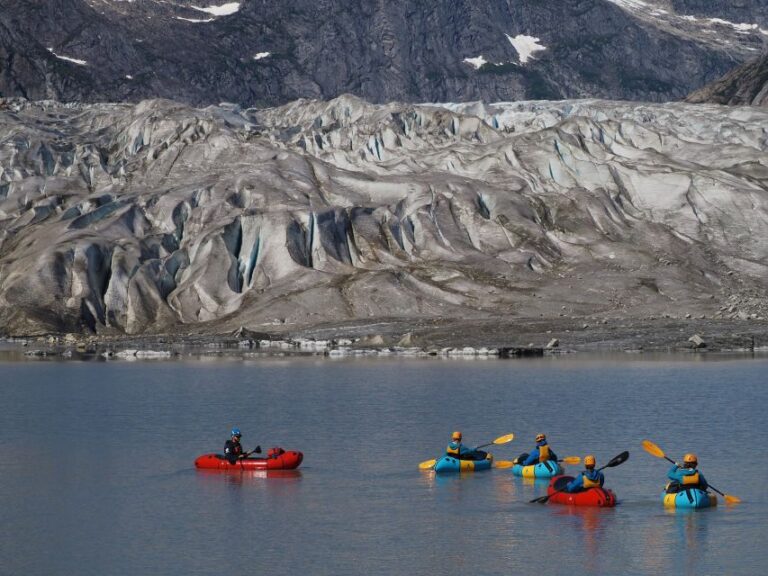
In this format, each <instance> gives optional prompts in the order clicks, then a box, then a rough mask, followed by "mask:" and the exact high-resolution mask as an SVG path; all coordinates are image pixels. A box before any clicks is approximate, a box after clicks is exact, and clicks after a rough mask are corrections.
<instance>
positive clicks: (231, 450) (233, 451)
mask: <svg viewBox="0 0 768 576" xmlns="http://www.w3.org/2000/svg"><path fill="white" fill-rule="evenodd" d="M242 436H243V435H242V433H241V432H240V428H232V432H231V435H230V439H229V440H227V441H226V442H225V443H224V458H226V459H227V460H228V461H229V463H230V464H234V463H235V462H237V461H238V460H241V459H242V458H248V456H250V455H251V454H253V452H256V454H261V446H256V449H255V450H254V451H253V452H245V451H244V450H243V446H242V444H240V438H242Z"/></svg>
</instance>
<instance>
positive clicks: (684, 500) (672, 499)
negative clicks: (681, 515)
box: [661, 488, 717, 508]
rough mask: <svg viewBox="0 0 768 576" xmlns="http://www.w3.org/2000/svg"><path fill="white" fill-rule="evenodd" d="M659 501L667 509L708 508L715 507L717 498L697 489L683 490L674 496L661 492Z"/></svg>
mask: <svg viewBox="0 0 768 576" xmlns="http://www.w3.org/2000/svg"><path fill="white" fill-rule="evenodd" d="M661 501H662V502H663V503H664V506H665V507H667V508H709V507H710V506H717V496H715V495H714V494H710V493H709V492H705V491H704V490H699V489H698V488H685V489H684V490H680V492H677V493H674V494H667V493H666V492H662V494H661Z"/></svg>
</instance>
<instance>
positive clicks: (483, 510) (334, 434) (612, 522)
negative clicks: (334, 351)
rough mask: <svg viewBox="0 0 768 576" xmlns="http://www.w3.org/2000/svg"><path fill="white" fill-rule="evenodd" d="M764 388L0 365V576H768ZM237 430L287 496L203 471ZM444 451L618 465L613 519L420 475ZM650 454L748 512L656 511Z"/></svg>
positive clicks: (729, 365) (570, 376)
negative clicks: (278, 467) (282, 467)
mask: <svg viewBox="0 0 768 576" xmlns="http://www.w3.org/2000/svg"><path fill="white" fill-rule="evenodd" d="M767 383H768V361H766V360H765V359H738V360H733V359H727V358H722V357H721V358H719V359H718V358H717V357H703V358H693V357H690V356H678V357H666V358H665V357H661V358H656V359H646V358H645V357H642V358H641V357H633V356H619V357H603V358H599V357H591V358H590V357H581V356H579V357H567V358H552V359H543V360H531V361H526V360H516V361H461V360H455V361H440V360H408V361H405V360H403V361H400V360H394V359H390V360H386V361H367V360H358V361H332V360H325V359H323V360H314V359H293V360H259V361H242V360H209V361H205V360H188V361H174V362H162V361H161V362H132V363H127V362H109V363H107V362H45V361H29V362H0V519H1V520H2V521H1V522H0V573H3V574H13V575H16V574H18V575H25V576H31V575H46V576H48V575H52V574H71V575H90V574H93V575H99V576H104V575H123V574H125V575H131V576H133V575H136V574H163V575H177V574H178V575H190V574H224V573H234V574H243V573H251V572H253V573H261V574H270V575H272V574H278V575H280V574H291V575H295V574H311V575H326V574H328V575H331V574H332V575H343V574H377V575H378V574H444V575H453V574H456V575H458V574H462V575H464V574H467V573H474V574H481V575H493V574H504V575H509V574H531V573H535V574H538V575H542V574H543V575H549V574H568V575H572V574H654V575H655V574H671V573H675V574H686V575H687V574H691V575H695V576H706V575H708V574H712V575H715V574H716V575H722V574H729V575H740V574H743V575H754V574H762V573H765V566H766V562H768V529H767V528H766V526H768V524H767V523H766V514H768V498H766V493H765V489H764V484H765V479H766V476H768V474H767V473H768V458H767V456H768V454H766V446H768V437H767V436H768V431H766V426H765V423H766V409H768V386H767ZM233 425H236V426H239V427H240V428H241V429H242V430H243V433H244V437H243V443H244V445H245V446H246V447H247V448H252V447H253V446H255V445H256V444H257V443H258V444H261V446H262V447H269V446H272V445H281V446H283V447H284V448H287V449H297V450H302V451H303V452H304V453H305V460H304V464H303V466H302V467H301V469H300V472H298V473H296V474H294V475H286V476H279V477H265V476H264V475H263V473H261V474H262V475H259V474H258V473H256V474H226V473H212V472H207V473H206V472H200V471H196V470H195V469H194V466H193V461H194V459H195V457H196V456H197V455H199V454H201V453H205V452H220V451H221V449H222V447H223V444H224V441H225V440H226V439H227V437H228V432H229V429H230V428H231V427H232V426H233ZM454 429H461V430H463V432H464V437H465V441H467V442H468V443H469V444H480V443H483V442H487V441H490V440H492V439H493V438H495V437H497V436H500V435H502V434H505V433H509V432H514V433H515V434H516V436H517V437H516V439H515V441H514V442H512V443H511V444H509V445H506V446H502V447H497V449H496V450H495V451H494V454H495V455H496V457H497V458H498V459H511V458H513V457H514V456H516V455H517V454H518V453H520V452H522V451H524V450H526V451H527V450H529V449H530V448H531V447H532V446H533V437H534V436H535V434H536V433H537V432H540V431H541V432H545V433H546V434H547V435H548V437H549V439H550V443H551V445H552V447H553V449H555V450H556V451H557V453H558V454H559V455H560V456H561V457H562V456H567V455H578V456H583V455H584V454H585V453H586V452H594V453H595V454H596V455H597V457H598V462H599V463H601V462H602V463H604V462H606V461H607V460H608V459H609V458H611V457H612V456H615V455H616V454H618V453H619V452H621V451H623V450H629V451H630V452H631V457H630V459H629V461H627V462H626V463H625V464H623V465H622V466H620V467H617V468H613V469H608V470H606V478H607V485H609V486H610V487H612V488H613V489H614V490H615V491H616V492H617V494H618V496H619V499H620V501H621V503H620V505H619V506H618V507H616V508H615V509H612V510H599V509H597V510H596V509H582V510H574V509H569V508H567V507H564V506H558V505H544V506H543V505H538V504H529V503H528V500H530V499H531V498H533V497H535V496H537V495H540V494H543V493H545V487H546V483H544V484H529V483H526V482H524V481H523V480H522V479H519V478H515V477H513V476H512V474H511V473H510V471H509V470H491V471H489V472H482V473H477V474H474V475H471V474H470V475H465V476H455V477H449V478H443V477H441V478H435V477H434V475H433V474H432V473H423V472H420V471H419V470H418V469H417V465H418V463H419V462H420V461H422V460H426V459H429V458H433V457H436V456H438V455H439V454H440V453H441V452H442V451H443V450H444V447H445V444H446V443H447V442H448V440H449V436H450V433H451V431H452V430H454ZM643 438H650V439H652V440H654V441H655V442H656V443H657V444H659V445H660V446H661V447H662V449H664V450H665V451H666V452H667V454H668V455H670V456H671V457H672V458H677V459H680V458H682V454H683V453H684V452H685V451H695V452H696V453H697V454H698V455H699V462H700V465H701V470H702V471H703V472H704V473H705V474H706V476H707V478H708V479H709V480H710V482H711V483H712V484H714V485H715V486H716V487H718V488H719V489H720V490H722V491H724V492H727V493H729V494H734V495H738V496H739V497H741V498H742V499H743V501H744V502H743V503H742V504H740V505H738V506H730V507H729V506H721V507H719V508H717V509H712V510H703V511H695V512H692V513H691V512H689V513H685V512H667V511H665V510H664V509H663V508H662V506H661V503H660V498H659V494H660V491H661V490H662V488H663V485H664V483H665V474H666V471H667V469H668V465H667V464H666V463H665V462H664V461H662V460H659V459H656V458H653V457H651V456H650V455H648V454H647V453H645V452H644V451H643V450H642V448H641V447H640V441H641V440H642V439H643ZM571 470H572V471H575V470H577V468H576V469H574V468H572V469H571Z"/></svg>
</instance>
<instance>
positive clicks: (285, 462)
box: [195, 448, 304, 470]
mask: <svg viewBox="0 0 768 576" xmlns="http://www.w3.org/2000/svg"><path fill="white" fill-rule="evenodd" d="M303 459H304V454H302V453H301V452H294V451H292V450H291V451H287V452H286V451H285V450H283V449H282V448H270V450H269V452H267V457H266V458H243V459H242V460H238V461H237V462H235V463H234V464H230V463H229V460H226V459H225V458H224V456H223V455H222V454H204V455H203V456H200V457H198V458H197V460H195V467H196V468H204V469H207V470H293V469H294V468H298V467H299V464H301V461H302V460H303Z"/></svg>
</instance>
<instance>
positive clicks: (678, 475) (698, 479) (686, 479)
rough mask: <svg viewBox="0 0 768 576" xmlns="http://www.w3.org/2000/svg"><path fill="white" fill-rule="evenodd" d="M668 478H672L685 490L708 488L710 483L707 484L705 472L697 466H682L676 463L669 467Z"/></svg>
mask: <svg viewBox="0 0 768 576" xmlns="http://www.w3.org/2000/svg"><path fill="white" fill-rule="evenodd" d="M667 478H669V479H670V480H672V482H676V483H677V484H678V486H679V488H680V489H681V490H685V489H686V488H698V489H699V490H706V489H707V488H709V484H707V480H706V479H705V478H704V474H702V473H701V472H699V471H698V470H697V469H696V468H680V467H679V466H678V465H677V464H675V465H674V466H672V468H670V469H669V472H667Z"/></svg>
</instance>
